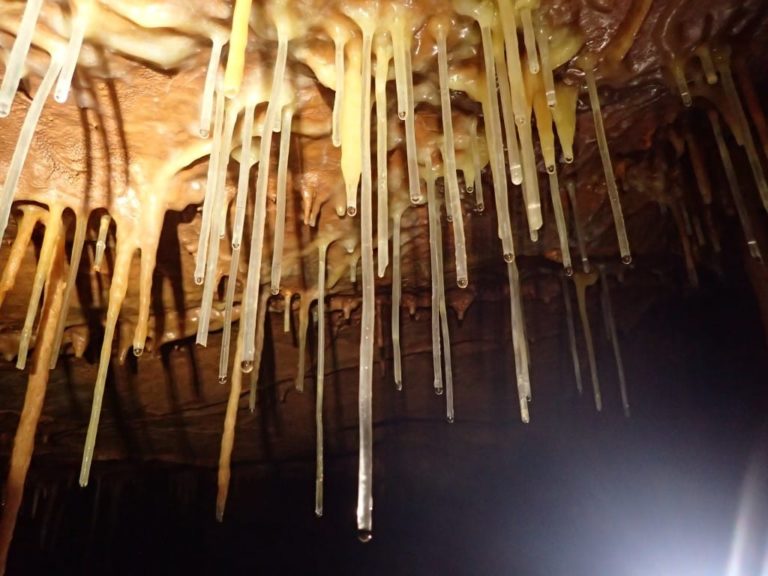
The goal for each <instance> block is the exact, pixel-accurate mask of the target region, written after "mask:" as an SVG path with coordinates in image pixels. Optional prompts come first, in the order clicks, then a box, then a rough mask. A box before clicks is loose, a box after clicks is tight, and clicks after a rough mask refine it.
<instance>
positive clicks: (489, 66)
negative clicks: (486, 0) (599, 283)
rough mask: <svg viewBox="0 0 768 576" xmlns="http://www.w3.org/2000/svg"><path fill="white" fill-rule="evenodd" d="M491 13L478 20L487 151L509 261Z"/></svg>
mask: <svg viewBox="0 0 768 576" xmlns="http://www.w3.org/2000/svg"><path fill="white" fill-rule="evenodd" d="M491 16H492V15H484V16H483V17H481V18H480V20H478V23H479V24H480V31H481V33H482V40H483V57H484V62H485V95H484V97H485V101H484V102H483V113H484V118H485V136H486V138H487V140H488V155H489V158H490V164H491V175H492V176H493V193H494V198H495V201H496V215H497V219H498V233H499V238H500V239H501V246H502V251H503V253H504V260H505V261H507V262H510V261H511V260H513V259H514V257H515V251H514V245H513V242H512V227H511V224H510V219H509V199H508V191H507V175H506V169H505V167H504V144H503V142H502V138H501V120H500V118H499V115H500V114H499V100H498V97H497V96H496V64H495V62H494V58H493V36H492V34H491V27H490V25H491Z"/></svg>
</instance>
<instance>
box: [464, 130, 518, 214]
mask: <svg viewBox="0 0 768 576" xmlns="http://www.w3.org/2000/svg"><path fill="white" fill-rule="evenodd" d="M469 137H470V139H471V142H472V146H471V148H472V166H473V171H474V173H475V181H474V188H475V210H477V211H478V212H483V211H484V210H485V198H484V190H483V165H482V162H481V160H480V151H479V150H478V148H477V146H478V137H477V119H476V118H473V119H472V121H471V122H470V125H469ZM521 177H522V173H521Z"/></svg>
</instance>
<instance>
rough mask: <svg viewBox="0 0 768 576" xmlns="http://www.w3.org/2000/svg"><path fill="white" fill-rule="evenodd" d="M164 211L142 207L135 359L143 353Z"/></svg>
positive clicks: (152, 206)
mask: <svg viewBox="0 0 768 576" xmlns="http://www.w3.org/2000/svg"><path fill="white" fill-rule="evenodd" d="M164 220H165V210H164V209H163V208H162V207H157V206H156V205H149V206H145V207H144V214H143V215H142V231H141V232H142V234H141V239H140V240H139V247H140V248H141V259H140V263H139V314H138V318H137V320H136V330H135V332H134V336H133V353H134V355H135V356H136V357H139V356H141V355H142V354H143V353H144V346H145V345H146V341H147V331H148V330H149V312H150V310H149V309H150V304H151V299H152V276H153V274H154V272H155V264H156V263H157V249H158V244H159V242H160V234H161V232H162V227H163V221H164Z"/></svg>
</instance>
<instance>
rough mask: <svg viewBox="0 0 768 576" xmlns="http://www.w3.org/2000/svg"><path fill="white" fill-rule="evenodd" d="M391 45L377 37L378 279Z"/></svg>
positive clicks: (384, 256)
mask: <svg viewBox="0 0 768 576" xmlns="http://www.w3.org/2000/svg"><path fill="white" fill-rule="evenodd" d="M391 59H392V46H391V43H390V40H389V36H387V35H386V34H379V35H377V36H376V80H375V90H376V198H377V200H378V207H377V211H376V216H377V222H376V234H377V237H378V242H377V248H376V256H377V259H378V263H379V278H383V277H384V274H385V273H386V271H387V266H388V265H389V186H388V177H387V76H388V75H389V61H390V60H391Z"/></svg>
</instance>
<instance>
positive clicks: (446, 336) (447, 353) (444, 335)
mask: <svg viewBox="0 0 768 576" xmlns="http://www.w3.org/2000/svg"><path fill="white" fill-rule="evenodd" d="M431 188H432V189H431V191H430V189H429V181H427V191H428V193H430V192H431V194H432V197H431V198H429V199H428V200H429V202H430V231H431V230H433V229H434V237H435V243H434V244H433V246H432V250H434V252H436V254H435V264H436V265H437V267H436V268H435V269H434V270H433V274H434V275H435V276H437V311H438V313H439V316H440V335H441V340H442V346H443V350H442V352H443V366H444V373H445V410H446V418H447V419H448V422H453V421H454V418H455V412H454V406H453V366H452V361H451V335H450V332H449V330H448V310H447V307H446V305H445V275H444V271H443V231H442V228H441V224H440V206H439V205H438V204H437V198H436V197H435V187H434V182H433V184H432V187H431ZM433 311H434V306H433ZM438 344H439V342H438Z"/></svg>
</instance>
